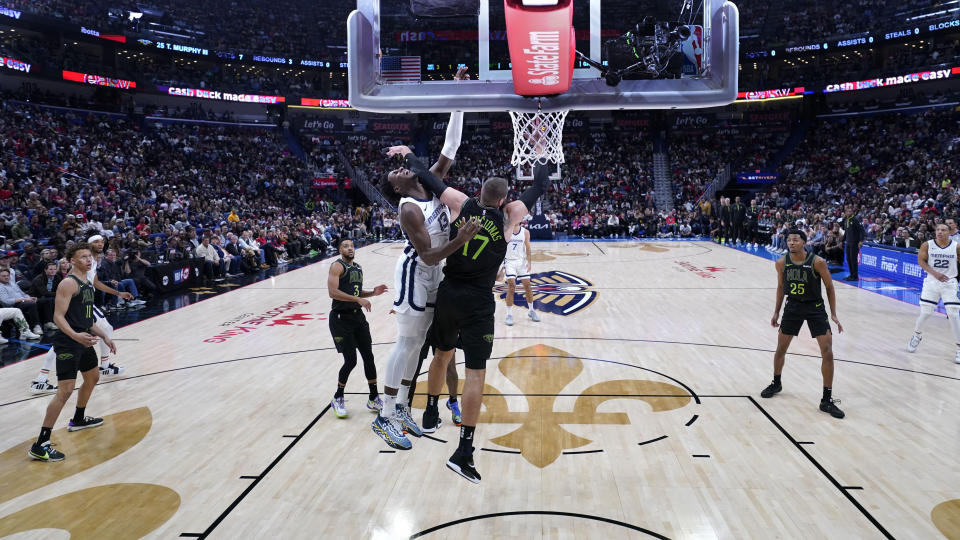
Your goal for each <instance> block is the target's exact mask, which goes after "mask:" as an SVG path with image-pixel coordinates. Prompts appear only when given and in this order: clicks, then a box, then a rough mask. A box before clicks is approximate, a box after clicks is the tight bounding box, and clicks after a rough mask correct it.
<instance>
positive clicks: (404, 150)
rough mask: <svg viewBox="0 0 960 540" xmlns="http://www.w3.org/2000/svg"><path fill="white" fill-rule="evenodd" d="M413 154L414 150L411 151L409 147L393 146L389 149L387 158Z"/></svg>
mask: <svg viewBox="0 0 960 540" xmlns="http://www.w3.org/2000/svg"><path fill="white" fill-rule="evenodd" d="M411 153H413V150H410V147H409V146H391V147H390V148H387V157H392V156H395V155H397V154H400V155H403V156H405V155H407V154H411Z"/></svg>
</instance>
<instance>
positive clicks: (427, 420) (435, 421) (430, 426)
mask: <svg viewBox="0 0 960 540" xmlns="http://www.w3.org/2000/svg"><path fill="white" fill-rule="evenodd" d="M440 423H441V421H440V411H438V410H437V409H433V410H432V411H431V410H430V409H429V408H428V409H427V410H425V411H423V423H422V424H421V425H420V430H421V431H423V432H424V433H434V432H435V431H437V430H438V429H440Z"/></svg>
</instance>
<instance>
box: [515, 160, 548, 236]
mask: <svg viewBox="0 0 960 540" xmlns="http://www.w3.org/2000/svg"><path fill="white" fill-rule="evenodd" d="M549 188H550V166H549V165H544V164H542V163H537V165H536V166H535V167H534V168H533V185H532V186H530V187H528V188H527V189H525V190H524V191H523V193H521V194H520V198H519V199H517V200H515V201H513V202H511V203H509V204H507V206H506V207H505V208H504V212H506V214H507V221H509V223H508V228H507V230H510V229H512V228H513V227H514V226H515V225H516V224H517V223H520V222H521V221H523V218H525V217H527V214H529V213H530V209H531V208H533V207H534V206H535V205H536V204H537V200H538V199H539V198H540V197H541V196H542V195H543V194H545V193H546V192H547V189H549Z"/></svg>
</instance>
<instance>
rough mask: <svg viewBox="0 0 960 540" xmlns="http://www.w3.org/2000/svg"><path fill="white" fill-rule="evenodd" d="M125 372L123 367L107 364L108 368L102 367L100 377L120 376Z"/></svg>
mask: <svg viewBox="0 0 960 540" xmlns="http://www.w3.org/2000/svg"><path fill="white" fill-rule="evenodd" d="M124 371H125V369H124V367H123V366H118V365H116V364H113V363H111V364H107V367H103V366H101V367H100V376H101V377H114V376H116V375H120V374H122V373H123V372H124Z"/></svg>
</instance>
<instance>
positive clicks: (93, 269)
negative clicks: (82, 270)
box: [87, 251, 97, 287]
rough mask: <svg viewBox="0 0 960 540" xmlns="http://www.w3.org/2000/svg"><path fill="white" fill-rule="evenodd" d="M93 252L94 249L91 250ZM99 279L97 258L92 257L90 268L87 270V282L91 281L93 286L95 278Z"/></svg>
mask: <svg viewBox="0 0 960 540" xmlns="http://www.w3.org/2000/svg"><path fill="white" fill-rule="evenodd" d="M90 253H91V254H92V253H93V252H92V251H91V252H90ZM95 279H97V258H96V257H90V269H89V270H87V282H89V283H90V286H91V287H92V286H93V280H95Z"/></svg>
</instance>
